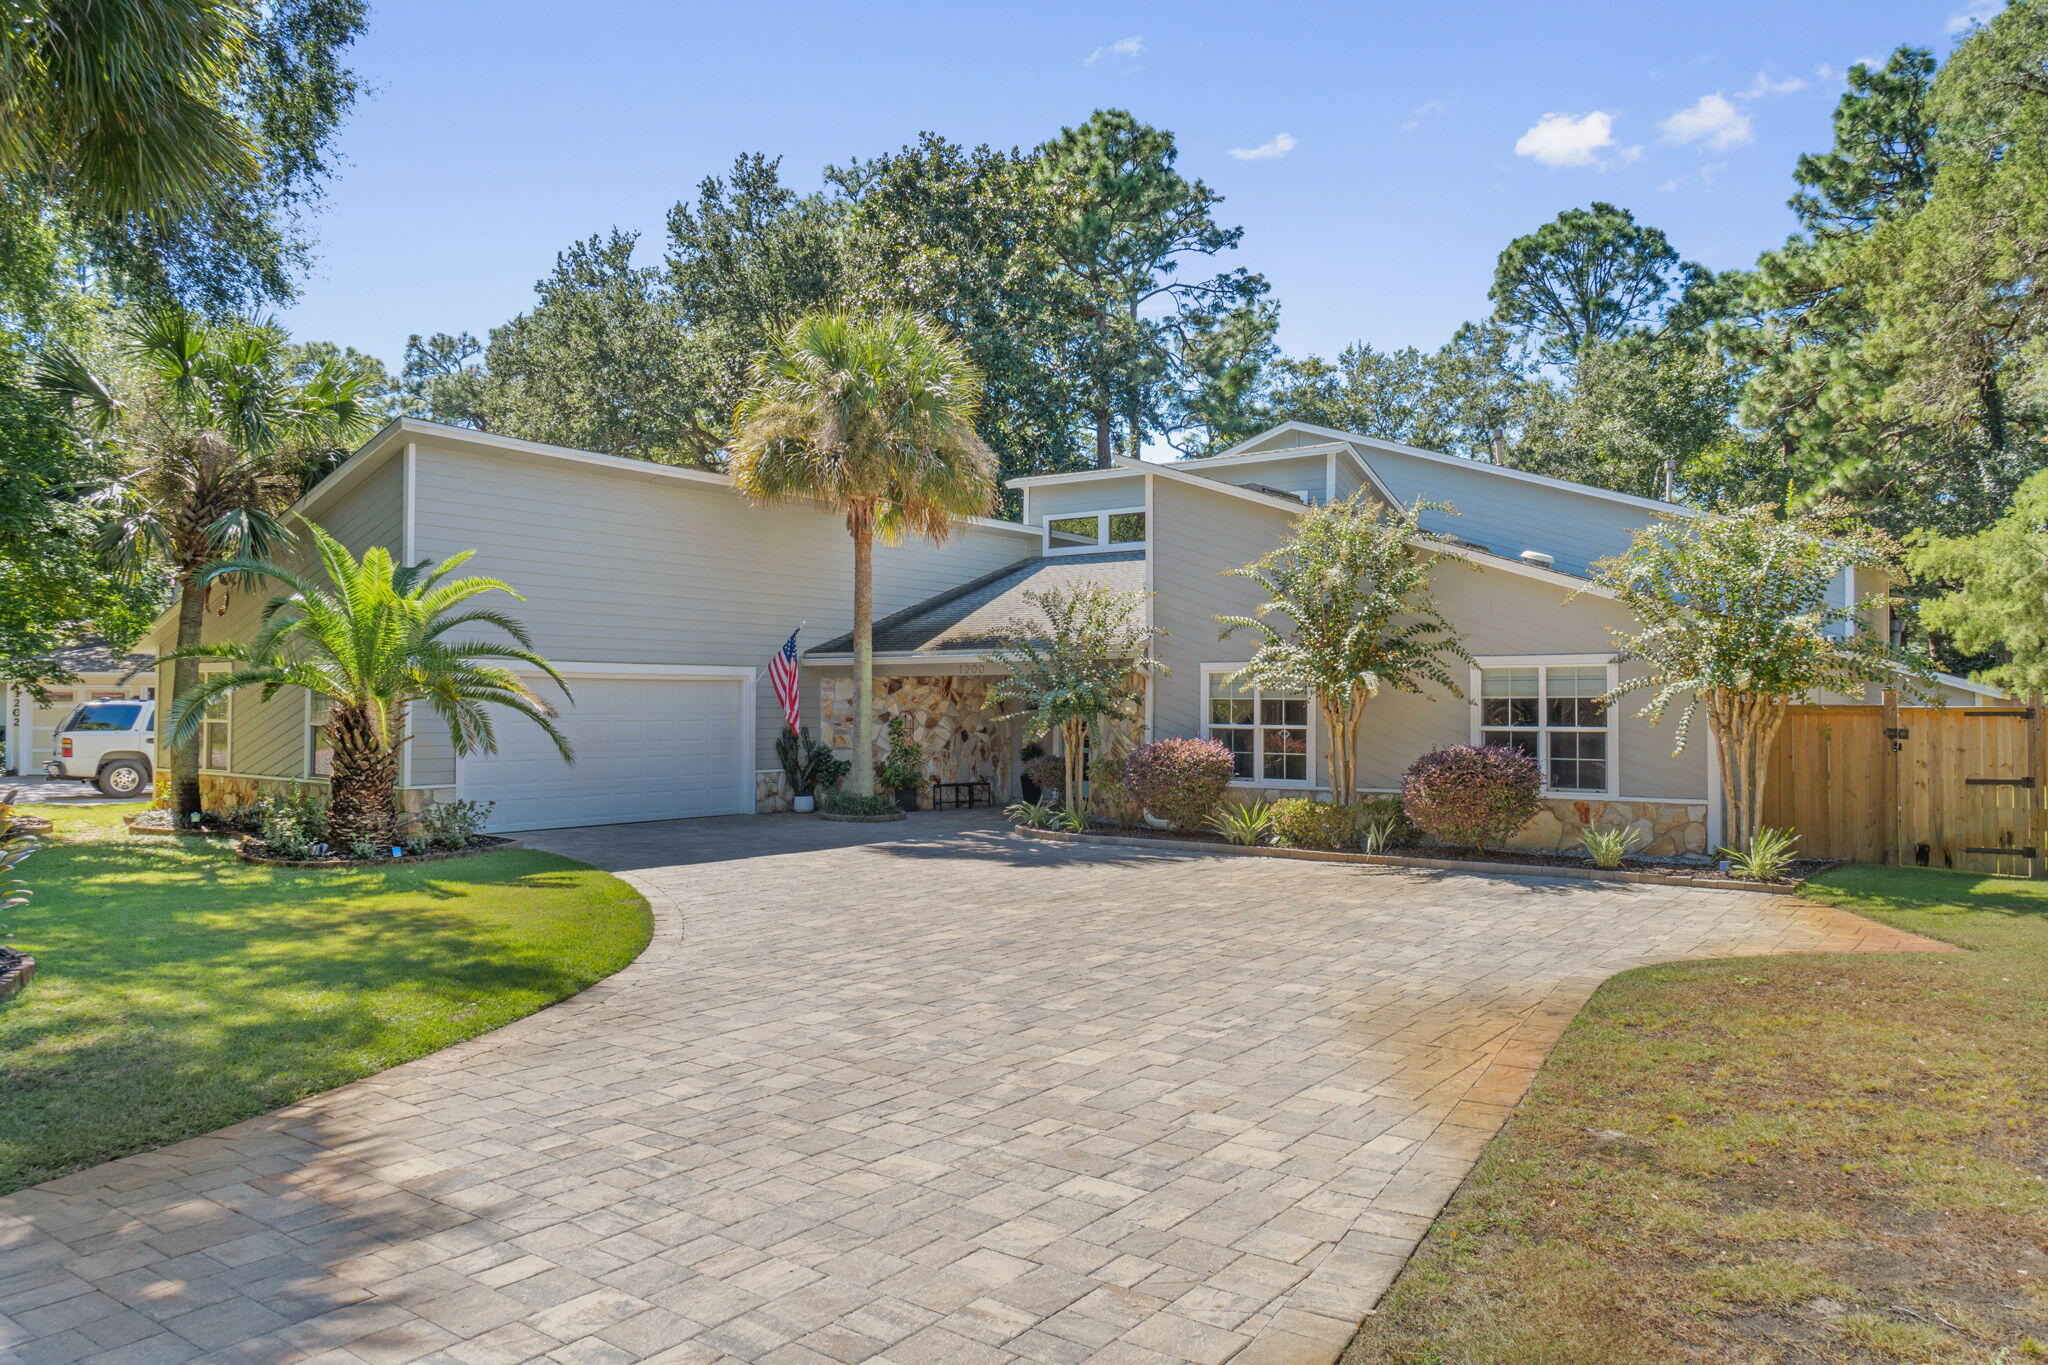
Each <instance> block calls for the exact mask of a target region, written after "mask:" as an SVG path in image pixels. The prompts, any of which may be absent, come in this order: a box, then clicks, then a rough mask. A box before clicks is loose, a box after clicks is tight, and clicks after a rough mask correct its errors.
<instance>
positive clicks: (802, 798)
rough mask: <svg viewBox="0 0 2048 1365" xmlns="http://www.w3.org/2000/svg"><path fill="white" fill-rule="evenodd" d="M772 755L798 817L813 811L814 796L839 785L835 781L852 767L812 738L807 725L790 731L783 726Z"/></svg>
mask: <svg viewBox="0 0 2048 1365" xmlns="http://www.w3.org/2000/svg"><path fill="white" fill-rule="evenodd" d="M775 756H776V757H777V758H779V759H781V760H782V772H783V776H785V777H787V778H788V779H789V789H790V792H791V793H792V799H791V802H790V807H791V809H793V810H795V811H797V812H798V813H799V814H801V813H805V812H808V811H812V810H815V809H816V808H817V804H818V793H819V792H821V791H829V790H830V789H832V788H833V787H836V786H838V785H839V779H840V778H842V777H845V776H846V774H847V773H848V772H849V771H851V770H852V768H853V765H852V764H851V763H848V762H847V761H846V760H845V759H843V758H841V757H839V756H838V755H837V754H835V753H833V752H832V746H831V745H829V744H822V743H820V742H819V741H818V740H816V739H814V738H812V736H811V731H810V728H809V727H808V726H806V727H805V728H804V729H802V730H792V729H790V728H789V727H788V726H784V727H783V729H782V734H781V735H780V736H779V737H778V738H777V739H776V741H775Z"/></svg>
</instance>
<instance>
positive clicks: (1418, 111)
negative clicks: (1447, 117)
mask: <svg viewBox="0 0 2048 1365" xmlns="http://www.w3.org/2000/svg"><path fill="white" fill-rule="evenodd" d="M1450 107H1451V106H1450V105H1448V104H1445V103H1444V102H1443V101H1442V100H1424V101H1423V102H1422V103H1420V104H1418V105H1416V106H1415V107H1414V108H1413V109H1410V110H1409V111H1408V117H1407V119H1406V121H1404V122H1403V123H1402V124H1401V128H1402V131H1404V132H1409V133H1412V132H1414V131H1415V130H1416V129H1417V128H1420V127H1421V126H1422V125H1423V124H1425V123H1427V122H1428V121H1429V120H1430V119H1432V118H1435V117H1436V116H1437V115H1438V114H1441V113H1442V112H1444V110H1446V109H1448V108H1450Z"/></svg>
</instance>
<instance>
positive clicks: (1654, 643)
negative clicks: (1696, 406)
mask: <svg viewBox="0 0 2048 1365" xmlns="http://www.w3.org/2000/svg"><path fill="white" fill-rule="evenodd" d="M1897 555H1898V551H1897V547H1896V545H1895V544H1894V543H1893V542H1892V540H1891V539H1890V538H1889V537H1887V536H1886V535H1884V533H1882V532H1881V531H1878V530H1877V529H1875V528H1874V527H1871V526H1868V525H1865V524H1862V523H1861V522H1859V521H1857V520H1856V519H1855V517H1854V516H1853V515H1852V514H1851V513H1850V511H1849V509H1848V508H1847V507H1845V506H1843V505H1841V504H1838V503H1818V504H1814V505H1812V506H1809V507H1805V508H1801V509H1798V510H1795V511H1792V512H1781V511H1780V510H1779V509H1778V508H1776V507H1773V506H1771V505H1768V504H1763V505H1759V506H1755V507H1744V508H1739V509H1736V510H1733V511H1728V512H1720V513H1714V514H1711V515H1702V516H1683V515H1678V514H1669V515H1665V516H1662V517H1659V518H1658V519H1657V520H1656V521H1655V522H1653V523H1652V524H1651V525H1649V526H1645V527H1643V528H1642V529H1640V530H1638V531H1637V532H1636V533H1635V536H1634V537H1633V539H1632V540H1631V542H1630V544H1629V547H1628V549H1627V550H1626V551H1624V552H1623V553H1621V554H1619V555H1616V556H1615V557H1613V558H1611V559H1604V560H1602V561H1600V562H1599V563H1598V564H1596V565H1594V571H1595V575H1596V581H1597V582H1599V583H1600V584H1601V585H1602V586H1604V587H1607V588H1609V589H1611V590H1613V592H1614V593H1615V595H1616V596H1617V597H1619V598H1620V599H1621V601H1622V603H1623V604H1624V605H1625V606H1627V607H1628V609H1629V610H1630V611H1631V612H1632V613H1633V614H1634V616H1635V623H1634V625H1633V626H1632V627H1631V628H1630V629H1628V630H1624V631H1613V632H1611V633H1612V634H1613V636H1614V639H1615V643H1616V644H1617V645H1618V646H1619V648H1618V650H1617V654H1616V657H1617V660H1618V661H1620V662H1629V661H1636V662H1639V663H1641V664H1642V665H1643V666H1644V669H1645V671H1644V673H1643V675H1642V676H1640V677H1637V678H1632V679H1628V680H1625V681H1624V682H1622V684H1621V685H1620V686H1619V687H1617V688H1616V689H1615V692H1614V693H1613V695H1612V697H1610V698H1609V700H1614V699H1617V698H1619V697H1621V696H1623V695H1625V694H1628V693H1638V692H1643V691H1647V692H1648V693H1649V700H1648V701H1647V702H1646V703H1645V704H1644V706H1643V708H1642V711H1641V712H1640V713H1639V714H1642V715H1645V716H1647V717H1649V718H1650V719H1651V720H1652V721H1658V720H1662V719H1663V717H1664V713H1665V712H1666V711H1667V710H1669V709H1670V707H1671V706H1672V705H1673V704H1675V703H1682V704H1683V708H1684V709H1683V710H1682V711H1681V712H1680V714H1679V718H1678V733H1677V744H1676V748H1675V750H1674V751H1677V750H1683V749H1684V748H1685V744H1686V737H1687V732H1688V730H1689V728H1690V726H1691V723H1692V718H1693V716H1694V714H1695V713H1696V712H1698V711H1702V710H1704V711H1705V712H1706V716H1707V724H1708V727H1709V728H1710V729H1711V730H1712V732H1713V740H1714V744H1715V747H1716V751H1717V752H1718V754H1719V756H1720V760H1721V790H1722V795H1723V796H1724V797H1725V798H1726V800H1727V807H1728V821H1729V834H1730V838H1731V841H1732V842H1733V843H1735V844H1738V845H1739V844H1744V843H1747V842H1748V841H1749V840H1750V839H1751V838H1752V837H1754V836H1755V834H1756V833H1757V831H1758V830H1759V829H1760V828H1761V827H1762V823H1763V797H1764V791H1765V788H1766V786H1767V785H1768V783H1769V779H1770V759H1771V745H1772V744H1773V742H1774V741H1775V740H1776V739H1777V737H1778V730H1779V728H1780V727H1781V726H1782V725H1783V724H1784V721H1785V710H1786V708H1787V707H1789V706H1791V705H1793V704H1794V703H1797V702H1804V701H1808V700H1811V699H1812V698H1813V697H1815V696H1816V695H1817V694H1820V693H1828V692H1832V693H1838V694H1844V695H1848V696H1856V695H1858V694H1860V693H1862V692H1864V691H1865V690H1866V689H1867V688H1870V687H1873V686H1876V687H1895V688H1899V689H1901V690H1903V691H1906V692H1908V693H1909V694H1912V695H1914V696H1915V697H1917V698H1920V699H1923V700H1930V701H1931V700H1934V699H1935V698H1936V697H1938V695H1939V692H1938V688H1937V686H1936V684H1935V680H1934V672H1933V668H1932V666H1931V665H1930V664H1929V663H1928V661H1927V660H1926V659H1925V658H1924V657H1920V656H1917V655H1914V654H1911V653H1908V652H1907V651H1905V650H1903V649H1899V648H1897V647H1896V646H1894V645H1893V644H1892V643H1891V640H1890V638H1889V633H1888V632H1886V631H1884V630H1883V629H1878V628H1873V627H1874V624H1875V623H1874V621H1873V616H1874V614H1875V613H1876V612H1878V611H1879V610H1880V609H1882V608H1889V607H1891V606H1893V605H1895V604H1896V601H1897V599H1896V598H1894V597H1893V596H1892V594H1891V592H1890V591H1889V589H1888V588H1887V589H1886V590H1883V591H1878V592H1871V593H1866V594H1864V595H1862V596H1856V595H1854V594H1846V595H1845V594H1843V593H1841V592H1840V590H1839V589H1838V588H1837V587H1836V586H1835V585H1836V584H1837V582H1838V581H1839V580H1840V578H1841V575H1842V574H1843V573H1844V571H1853V570H1857V569H1864V570H1870V571H1873V576H1877V575H1883V576H1884V581H1886V582H1889V579H1890V575H1891V574H1892V573H1893V571H1894V568H1895V565H1896V563H1897Z"/></svg>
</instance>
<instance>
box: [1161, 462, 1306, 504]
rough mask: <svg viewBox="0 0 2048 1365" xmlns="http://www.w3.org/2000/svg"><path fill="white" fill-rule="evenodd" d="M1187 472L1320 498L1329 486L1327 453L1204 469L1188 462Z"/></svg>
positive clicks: (1218, 479) (1222, 481) (1221, 465)
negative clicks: (1294, 458) (1296, 458)
mask: <svg viewBox="0 0 2048 1365" xmlns="http://www.w3.org/2000/svg"><path fill="white" fill-rule="evenodd" d="M1187 472H1188V473H1190V474H1200V475H1202V476H1203V477H1204V478H1210V479H1215V480H1217V481H1218V482H1219V483H1239V484H1250V483H1255V484H1260V485H1262V486H1264V487H1266V488H1277V489H1279V490H1280V491H1281V492H1283V493H1293V494H1296V495H1298V496H1300V497H1303V498H1306V499H1310V500H1312V501H1315V502H1321V501H1323V500H1324V498H1326V497H1327V496H1328V494H1329V489H1330V457H1329V456H1328V455H1327V454H1323V455H1304V456H1302V457H1301V458H1300V459H1298V460H1255V461H1253V462H1252V463H1250V464H1219V465H1214V466H1212V467H1210V468H1207V469H1204V468H1203V467H1202V466H1201V465H1199V464H1195V465H1190V466H1188V471H1187Z"/></svg>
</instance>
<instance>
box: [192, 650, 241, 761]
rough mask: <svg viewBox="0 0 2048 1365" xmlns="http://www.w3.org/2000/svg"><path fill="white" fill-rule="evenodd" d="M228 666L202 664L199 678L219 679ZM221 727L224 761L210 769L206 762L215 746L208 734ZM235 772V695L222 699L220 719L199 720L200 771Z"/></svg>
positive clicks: (230, 694)
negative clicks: (209, 739) (215, 727)
mask: <svg viewBox="0 0 2048 1365" xmlns="http://www.w3.org/2000/svg"><path fill="white" fill-rule="evenodd" d="M228 668H229V665H227V664H214V665H207V664H204V663H202V664H200V665H199V677H200V680H201V681H204V680H205V679H206V678H207V677H208V676H209V675H212V676H215V677H218V676H219V675H220V674H222V673H225V672H227V671H228ZM216 725H218V726H219V727H220V751H221V753H222V754H223V755H224V761H223V762H222V764H221V766H220V767H218V768H213V767H208V766H207V763H206V760H207V758H208V757H210V756H211V755H212V753H213V745H212V744H210V743H209V742H208V741H207V738H206V732H207V731H208V730H210V729H212V728H213V727H214V726H216ZM234 770H235V698H234V694H233V693H229V694H228V695H227V696H225V697H222V698H221V699H220V719H218V720H208V719H206V718H205V717H204V716H201V717H200V719H199V771H200V772H203V773H232V772H234Z"/></svg>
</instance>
